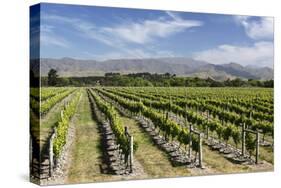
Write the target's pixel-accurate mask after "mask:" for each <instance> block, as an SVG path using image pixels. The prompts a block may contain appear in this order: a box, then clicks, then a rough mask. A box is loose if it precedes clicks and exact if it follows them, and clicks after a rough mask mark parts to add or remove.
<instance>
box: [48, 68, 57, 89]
mask: <svg viewBox="0 0 281 188" xmlns="http://www.w3.org/2000/svg"><path fill="white" fill-rule="evenodd" d="M58 77H59V75H58V74H57V70H55V69H51V70H50V71H49V72H48V85H49V86H55V85H57V83H58Z"/></svg>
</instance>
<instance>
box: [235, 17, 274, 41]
mask: <svg viewBox="0 0 281 188" xmlns="http://www.w3.org/2000/svg"><path fill="white" fill-rule="evenodd" d="M234 19H235V21H236V22H237V23H238V24H241V25H242V26H243V27H244V29H245V32H246V34H247V35H248V36H249V37H250V38H252V39H272V38H273V32H274V29H273V27H274V24H273V18H271V17H261V18H260V20H253V19H252V18H251V17H250V16H234Z"/></svg>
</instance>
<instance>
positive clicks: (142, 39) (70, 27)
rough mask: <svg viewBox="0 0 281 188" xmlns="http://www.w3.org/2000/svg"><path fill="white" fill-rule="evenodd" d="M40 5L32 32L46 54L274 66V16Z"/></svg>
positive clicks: (45, 56)
mask: <svg viewBox="0 0 281 188" xmlns="http://www.w3.org/2000/svg"><path fill="white" fill-rule="evenodd" d="M40 10H41V11H39V10H38V9H37V10H35V9H34V10H33V12H31V19H30V26H31V30H30V32H31V40H33V41H38V40H39V41H40V57H41V58H63V57H70V58H76V59H93V60H99V61H103V60H107V59H122V58H159V57H188V58H193V59H196V60H202V61H207V62H209V63H213V64H224V63H230V62H236V63H239V64H241V65H244V66H247V65H249V66H260V67H263V66H268V67H273V59H274V58H273V55H274V54H273V52H274V48H273V44H274V40H273V31H274V29H273V18H272V17H257V16H236V15H221V14H203V13H189V12H175V11H159V10H143V9H126V8H111V7H95V6H80V5H61V4H41V6H40ZM39 14H40V20H39V19H38V18H39V16H38V15H39ZM37 26H38V27H37ZM36 28H38V29H36ZM32 33H37V34H38V33H40V37H38V36H39V35H36V34H32ZM36 36H37V37H36ZM33 44H34V46H32V45H33ZM32 48H37V47H36V42H31V49H32Z"/></svg>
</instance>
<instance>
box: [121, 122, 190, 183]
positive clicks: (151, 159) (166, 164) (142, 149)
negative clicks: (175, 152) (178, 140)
mask: <svg viewBox="0 0 281 188" xmlns="http://www.w3.org/2000/svg"><path fill="white" fill-rule="evenodd" d="M122 121H123V124H124V125H126V126H127V127H128V129H129V132H130V133H131V134H132V135H133V136H134V139H135V141H136V142H137V143H138V150H137V151H136V153H135V156H134V157H135V159H137V160H138V161H139V162H140V164H141V165H142V166H143V168H144V171H145V172H146V173H147V175H148V176H149V178H159V177H176V176H187V175H189V174H190V171H189V170H188V169H187V168H185V167H183V166H182V167H173V166H172V164H171V163H170V161H169V159H168V156H167V154H166V153H164V152H163V151H161V150H160V149H159V148H158V147H157V146H156V145H155V144H154V143H153V141H152V140H151V138H150V136H149V135H148V134H147V133H145V132H144V131H143V130H142V128H141V127H140V126H139V125H138V124H137V123H136V121H134V120H132V119H129V118H124V117H123V118H122Z"/></svg>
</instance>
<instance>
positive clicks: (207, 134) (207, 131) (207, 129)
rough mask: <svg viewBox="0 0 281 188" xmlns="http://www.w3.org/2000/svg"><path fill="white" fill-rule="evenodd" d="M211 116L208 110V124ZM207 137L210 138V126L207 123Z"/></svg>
mask: <svg viewBox="0 0 281 188" xmlns="http://www.w3.org/2000/svg"><path fill="white" fill-rule="evenodd" d="M209 116H210V114H209V110H208V111H207V122H208V124H209ZM207 139H209V126H208V125H207Z"/></svg>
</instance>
